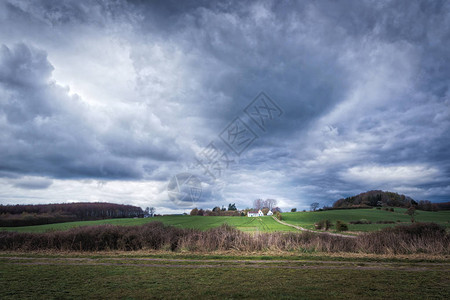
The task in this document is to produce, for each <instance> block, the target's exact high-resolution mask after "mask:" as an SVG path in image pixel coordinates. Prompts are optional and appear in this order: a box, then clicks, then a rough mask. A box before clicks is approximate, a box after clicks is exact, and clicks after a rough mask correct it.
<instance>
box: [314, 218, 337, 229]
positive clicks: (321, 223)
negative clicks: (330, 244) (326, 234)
mask: <svg viewBox="0 0 450 300" xmlns="http://www.w3.org/2000/svg"><path fill="white" fill-rule="evenodd" d="M331 226H333V225H332V224H331V222H330V220H321V221H319V222H317V223H315V224H314V227H315V228H316V229H319V230H328V229H330V228H331Z"/></svg>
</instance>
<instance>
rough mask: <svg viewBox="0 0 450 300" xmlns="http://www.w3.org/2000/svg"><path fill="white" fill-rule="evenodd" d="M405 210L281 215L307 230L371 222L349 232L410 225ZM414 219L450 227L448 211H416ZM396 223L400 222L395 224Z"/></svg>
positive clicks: (355, 227)
mask: <svg viewBox="0 0 450 300" xmlns="http://www.w3.org/2000/svg"><path fill="white" fill-rule="evenodd" d="M405 212H406V209H404V208H394V212H390V211H385V210H378V209H374V208H373V209H345V210H327V211H316V212H295V213H283V221H285V222H286V223H289V224H294V225H299V226H302V227H304V228H307V229H314V223H316V222H318V221H320V220H325V219H328V220H330V221H331V222H332V223H333V224H334V223H335V222H336V221H337V220H341V221H344V222H346V223H349V222H350V221H357V220H361V219H366V220H369V221H372V224H348V225H349V231H374V230H379V229H381V228H385V227H392V226H395V225H398V224H401V223H405V224H410V223H411V217H410V216H408V215H406V214H405ZM415 219H416V221H417V222H434V223H437V224H440V225H442V226H445V227H447V228H449V227H450V223H449V221H450V211H439V212H431V211H421V210H418V211H416V216H415ZM377 221H394V222H396V223H395V224H375V222H377ZM397 221H400V223H399V222H397Z"/></svg>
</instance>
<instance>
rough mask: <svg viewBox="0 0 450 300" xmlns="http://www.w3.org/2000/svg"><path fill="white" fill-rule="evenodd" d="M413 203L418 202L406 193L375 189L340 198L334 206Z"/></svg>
mask: <svg viewBox="0 0 450 300" xmlns="http://www.w3.org/2000/svg"><path fill="white" fill-rule="evenodd" d="M411 203H413V204H416V203H417V202H415V201H414V200H413V199H412V198H410V197H408V196H405V195H401V194H397V193H393V192H384V191H380V190H374V191H368V192H365V193H361V194H359V195H356V196H352V197H347V198H342V199H339V200H337V201H336V202H334V204H333V208H351V207H375V206H391V207H392V206H393V207H409V206H411Z"/></svg>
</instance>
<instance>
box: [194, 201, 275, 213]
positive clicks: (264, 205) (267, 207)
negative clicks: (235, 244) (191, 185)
mask: <svg viewBox="0 0 450 300" xmlns="http://www.w3.org/2000/svg"><path fill="white" fill-rule="evenodd" d="M277 203H278V202H277V200H275V199H266V200H263V199H256V200H254V201H253V208H246V209H243V210H238V209H237V207H236V203H229V204H228V209H227V208H226V207H225V206H222V207H219V206H216V207H214V208H213V209H212V210H209V209H207V210H204V209H202V208H200V209H198V208H197V207H196V208H194V209H192V210H191V212H190V215H191V216H246V215H247V213H248V212H249V211H253V210H256V211H258V210H261V211H262V212H263V213H264V215H266V214H267V213H268V212H269V211H272V212H274V213H275V212H281V209H280V208H279V207H277V206H276V205H277Z"/></svg>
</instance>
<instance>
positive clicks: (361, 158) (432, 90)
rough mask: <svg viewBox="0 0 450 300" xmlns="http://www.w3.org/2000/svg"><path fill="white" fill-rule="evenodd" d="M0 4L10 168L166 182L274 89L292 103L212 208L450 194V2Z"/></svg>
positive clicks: (3, 121) (222, 185) (0, 167)
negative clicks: (388, 193) (377, 192)
mask: <svg viewBox="0 0 450 300" xmlns="http://www.w3.org/2000/svg"><path fill="white" fill-rule="evenodd" d="M0 5H1V6H2V7H1V8H0V11H2V12H1V13H0V26H1V27H2V28H6V27H5V26H6V25H8V27H9V28H11V31H6V30H3V31H0V42H1V44H3V46H2V48H1V50H0V128H1V130H2V132H4V134H2V135H0V141H1V144H0V150H1V152H0V174H6V175H4V177H7V178H11V176H16V177H20V176H23V175H35V176H46V177H49V178H54V179H55V180H56V179H69V178H92V179H101V180H103V179H105V180H109V179H114V180H137V181H139V180H149V181H155V182H159V183H158V188H157V189H156V190H157V193H158V195H162V194H163V190H164V183H163V181H165V180H168V179H169V178H170V177H171V176H173V175H174V174H176V173H177V172H181V171H186V170H185V169H186V166H187V165H190V164H192V162H193V158H194V154H195V153H197V152H198V151H200V150H201V149H202V147H205V146H206V145H207V144H208V143H209V142H210V141H213V140H214V141H217V142H218V144H220V145H221V146H222V147H226V146H225V145H224V144H223V143H221V142H220V139H219V138H218V135H219V133H220V132H221V131H222V130H223V129H224V128H225V126H227V124H229V122H231V121H232V120H233V119H234V118H235V117H236V116H244V115H245V114H244V113H243V109H244V108H245V107H246V106H247V104H248V103H249V102H250V101H251V100H252V99H253V98H254V97H255V96H256V95H257V94H258V93H259V92H260V91H265V92H266V93H267V94H268V95H269V96H270V97H271V98H272V99H273V100H274V101H276V103H277V104H278V105H279V106H280V107H281V108H282V109H283V115H282V116H281V117H280V118H279V119H277V120H273V121H271V122H270V123H269V124H268V127H267V131H266V132H262V131H261V130H260V129H258V128H257V127H255V131H256V132H257V134H258V136H259V137H258V139H257V140H256V141H255V142H254V143H253V144H252V146H251V147H250V148H249V149H248V150H247V151H246V152H245V153H244V154H243V155H242V156H241V157H240V158H237V161H238V162H239V163H238V164H235V165H234V166H233V167H232V168H231V169H230V170H227V171H226V173H225V175H224V177H223V178H222V179H221V180H219V181H216V182H210V183H211V186H209V185H208V186H207V187H206V188H205V194H206V195H207V198H204V199H203V200H204V201H205V203H206V204H205V205H213V204H214V201H232V200H233V201H237V202H238V203H239V205H240V206H247V205H249V201H251V198H253V197H256V196H255V195H258V197H265V195H267V196H270V197H272V198H273V197H275V198H278V199H280V201H281V203H282V205H284V206H285V207H289V206H303V207H304V208H306V206H307V205H308V203H309V202H311V201H312V200H314V201H319V202H321V203H322V204H329V203H331V202H332V201H334V200H336V199H338V198H340V197H344V196H350V195H352V194H355V193H359V192H362V191H365V190H368V189H373V188H377V189H384V190H388V189H389V190H393V191H397V192H403V193H406V194H408V195H410V196H412V197H414V198H418V199H431V200H443V199H445V198H446V197H447V198H448V196H449V195H450V192H449V182H450V157H449V156H448V154H447V152H448V150H447V149H448V148H449V147H450V136H449V129H450V121H449V120H450V108H449V105H450V99H449V94H450V92H449V83H450V82H449V81H450V79H449V78H450V52H449V51H448V49H449V48H450V42H449V41H450V30H449V28H450V17H449V14H450V4H449V2H448V1H414V2H411V1H358V2H355V1H331V0H330V1H320V2H295V1H282V2H279V1H255V2H252V3H245V4H244V3H241V2H239V1H227V2H219V1H182V2H180V1H150V2H148V1H96V2H88V1H87V2H84V1H58V2H56V3H53V2H48V1H33V2H20V3H18V2H14V1H7V2H4V3H2V4H0ZM18 37H20V39H19V38H18ZM245 120H247V121H248V119H245ZM251 126H254V124H253V125H251ZM178 170H179V171H178ZM2 176H3V175H2ZM205 183H206V182H205ZM51 188H54V185H53V186H50V187H49V189H51ZM158 197H159V198H160V199H163V196H158ZM165 200H167V199H165ZM130 201H131V200H130ZM132 201H138V200H132ZM139 201H141V200H139ZM161 201H162V200H161ZM164 205H165V207H166V208H167V209H168V210H174V209H176V206H174V205H171V204H170V203H165V204H164Z"/></svg>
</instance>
